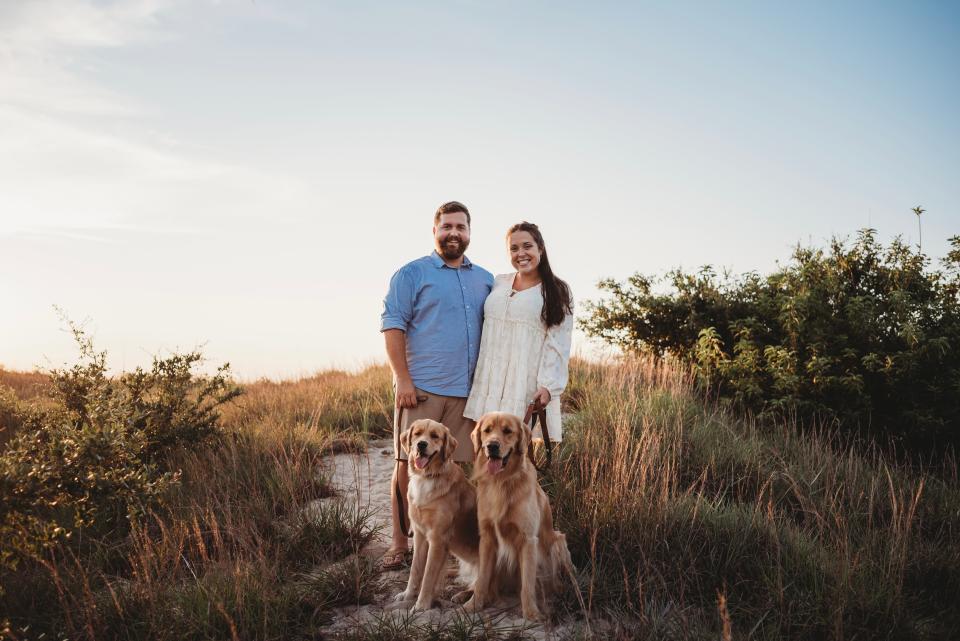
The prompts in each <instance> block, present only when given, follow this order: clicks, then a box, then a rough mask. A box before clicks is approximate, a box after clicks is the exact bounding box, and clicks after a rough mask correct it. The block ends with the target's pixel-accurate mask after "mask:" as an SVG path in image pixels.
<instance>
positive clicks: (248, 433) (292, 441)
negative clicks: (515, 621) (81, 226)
mask: <svg viewBox="0 0 960 641" xmlns="http://www.w3.org/2000/svg"><path fill="white" fill-rule="evenodd" d="M383 370H384V368H371V369H370V370H368V371H367V372H363V373H360V374H357V375H349V374H344V373H342V372H325V373H320V374H318V375H317V376H315V377H311V378H310V379H305V380H302V381H297V382H292V383H270V382H266V381H263V382H257V383H253V384H250V385H248V386H247V388H246V394H245V395H244V396H242V397H240V399H237V400H235V401H233V405H228V406H225V408H224V409H223V410H222V411H223V414H222V419H223V420H222V421H221V424H222V426H223V433H222V435H221V436H220V437H218V438H217V439H215V440H214V441H213V442H212V443H209V444H203V445H201V446H198V447H192V448H189V449H188V448H181V449H179V450H174V451H173V453H172V454H171V456H170V457H169V459H167V460H165V461H164V463H163V464H164V465H165V467H167V468H169V469H171V470H178V471H179V479H180V480H179V483H178V484H176V485H175V486H173V489H172V490H171V491H170V492H169V494H168V495H167V496H165V497H164V501H163V503H162V506H161V507H160V508H158V509H156V510H154V511H152V512H151V513H150V514H148V515H146V517H144V518H140V519H138V520H136V521H135V522H134V523H133V524H132V527H131V531H130V533H129V535H126V536H124V537H122V538H121V539H119V540H118V539H117V538H116V537H103V538H90V537H89V536H85V534H86V532H85V531H84V530H82V529H81V530H79V531H78V532H77V536H74V537H73V538H72V539H71V540H70V541H67V542H65V543H64V544H63V545H59V546H57V547H55V548H52V549H49V550H47V551H46V552H45V553H44V554H43V555H41V556H39V557H37V558H34V559H23V560H22V561H21V563H20V564H19V565H18V567H16V568H15V569H11V568H9V567H8V568H4V569H2V570H0V578H2V584H3V588H4V589H3V590H2V593H0V622H3V621H4V620H5V621H6V622H7V623H8V626H7V629H6V630H5V632H4V635H2V636H6V637H8V638H13V639H40V638H70V639H117V638H122V639H145V640H146V639H278V638H288V637H290V635H295V636H301V637H310V636H313V635H316V634H317V631H318V630H320V629H321V628H322V626H323V625H325V624H326V623H327V622H328V619H329V616H330V610H331V608H332V607H334V606H336V605H343V604H349V603H354V604H356V603H364V602H367V601H369V600H370V599H371V598H372V597H373V594H374V593H375V592H376V590H377V589H379V588H378V579H377V573H376V571H375V568H374V567H373V565H372V563H371V562H370V561H368V560H366V559H365V558H363V557H361V556H359V555H358V554H356V553H357V552H358V551H359V550H360V549H361V548H362V547H363V546H364V545H365V544H366V543H367V542H368V541H369V540H370V539H371V537H372V536H373V535H374V531H373V530H372V528H371V525H370V523H371V519H370V515H369V514H368V513H366V512H365V511H363V510H359V511H358V510H357V509H354V508H352V507H349V506H348V504H347V503H345V502H343V501H340V500H337V499H335V498H330V497H331V490H330V489H329V487H328V485H327V480H326V478H325V477H324V476H323V467H322V461H323V458H324V457H325V456H326V455H327V454H329V453H330V452H332V451H334V450H336V449H338V448H342V447H344V444H345V443H346V444H351V446H353V447H356V446H358V445H361V444H362V441H363V438H364V436H365V435H366V434H370V433H377V430H378V429H380V430H381V431H382V422H383V420H382V419H378V418H377V409H379V414H381V415H382V414H383V410H382V409H380V408H379V407H378V408H377V409H374V406H373V405H372V403H374V402H375V399H377V398H378V397H377V394H378V393H379V392H378V391H377V390H379V389H381V388H382V389H383V392H382V394H387V393H388V392H389V384H388V383H386V382H384V381H383V380H381V379H382V378H383ZM7 380H9V379H7ZM6 390H7V395H8V396H11V395H12V396H14V397H15V396H16V394H13V392H12V391H11V389H10V388H6ZM18 391H21V390H18ZM25 397H26V398H21V399H19V400H20V401H21V402H33V400H31V399H30V398H29V396H26V395H25ZM8 400H10V399H9V398H8ZM14 400H17V399H15V398H14ZM7 405H9V403H8V404H7ZM13 410H14V412H13V413H14V414H16V413H17V412H16V410H17V408H16V406H15V405H14V406H13ZM378 420H379V422H378ZM351 424H352V425H356V426H358V427H359V428H360V429H358V430H356V431H353V432H350V431H349V430H347V429H346V428H347V426H348V425H351Z"/></svg>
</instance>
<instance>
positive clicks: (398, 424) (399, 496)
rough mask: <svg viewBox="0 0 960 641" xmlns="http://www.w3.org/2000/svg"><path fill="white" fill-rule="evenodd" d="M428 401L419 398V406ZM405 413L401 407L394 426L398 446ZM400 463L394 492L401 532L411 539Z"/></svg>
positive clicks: (408, 475)
mask: <svg viewBox="0 0 960 641" xmlns="http://www.w3.org/2000/svg"><path fill="white" fill-rule="evenodd" d="M426 401H427V397H426V396H417V403H418V404H420V403H425V402H426ZM414 407H416V406H414ZM405 411H407V408H406V407H401V408H400V411H398V412H397V420H396V422H395V424H394V426H393V428H394V429H395V430H396V432H397V444H398V445H400V443H399V441H400V433H401V432H400V427H401V426H402V425H403V413H404V412H405ZM400 447H401V448H402V447H403V446H402V445H401V446H400ZM398 454H399V452H398ZM408 461H409V457H408ZM400 463H401V461H400V459H397V462H396V463H395V465H396V467H397V469H396V473H395V474H394V475H393V478H394V481H393V492H394V494H396V495H397V516H399V517H400V531H401V532H403V534H404V536H406V537H410V536H412V533H411V531H410V529H409V528H408V527H407V512H406V510H404V509H403V493H402V492H400ZM409 482H410V473H409V471H408V472H407V483H409Z"/></svg>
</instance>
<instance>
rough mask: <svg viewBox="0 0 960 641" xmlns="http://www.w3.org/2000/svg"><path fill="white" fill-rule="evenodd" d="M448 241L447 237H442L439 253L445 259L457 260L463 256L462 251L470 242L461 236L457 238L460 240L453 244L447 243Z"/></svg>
mask: <svg viewBox="0 0 960 641" xmlns="http://www.w3.org/2000/svg"><path fill="white" fill-rule="evenodd" d="M448 241H449V238H444V239H443V242H442V243H441V244H440V247H439V249H440V255H441V256H443V257H444V258H446V259H447V260H457V259H458V258H460V257H461V256H463V252H465V251H467V246H468V245H469V244H470V241H467V240H464V239H463V238H462V237H461V238H459V241H460V242H459V243H457V244H455V245H450V244H448Z"/></svg>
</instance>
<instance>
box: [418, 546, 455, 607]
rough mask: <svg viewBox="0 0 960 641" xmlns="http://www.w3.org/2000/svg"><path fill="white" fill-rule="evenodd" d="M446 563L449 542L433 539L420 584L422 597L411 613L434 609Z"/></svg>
mask: <svg viewBox="0 0 960 641" xmlns="http://www.w3.org/2000/svg"><path fill="white" fill-rule="evenodd" d="M434 529H435V530H436V529H441V531H443V532H446V530H447V528H434ZM446 561H447V542H446V541H444V540H442V539H441V537H440V536H434V537H431V539H430V543H429V549H428V551H427V563H426V569H425V571H424V573H423V579H422V581H421V584H420V596H419V597H418V598H417V603H416V604H415V605H414V606H413V608H411V612H416V611H418V610H429V609H430V608H431V607H433V595H434V591H435V590H437V589H438V581H439V580H440V575H441V573H442V572H443V569H444V568H443V566H444V564H445V563H446Z"/></svg>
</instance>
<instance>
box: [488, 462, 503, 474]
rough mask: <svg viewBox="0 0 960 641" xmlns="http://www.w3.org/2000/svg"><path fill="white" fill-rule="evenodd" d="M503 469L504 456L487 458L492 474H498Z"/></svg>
mask: <svg viewBox="0 0 960 641" xmlns="http://www.w3.org/2000/svg"><path fill="white" fill-rule="evenodd" d="M502 469H503V459H502V458H489V459H487V471H488V472H490V473H491V474H496V473H497V472H499V471H500V470H502Z"/></svg>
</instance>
